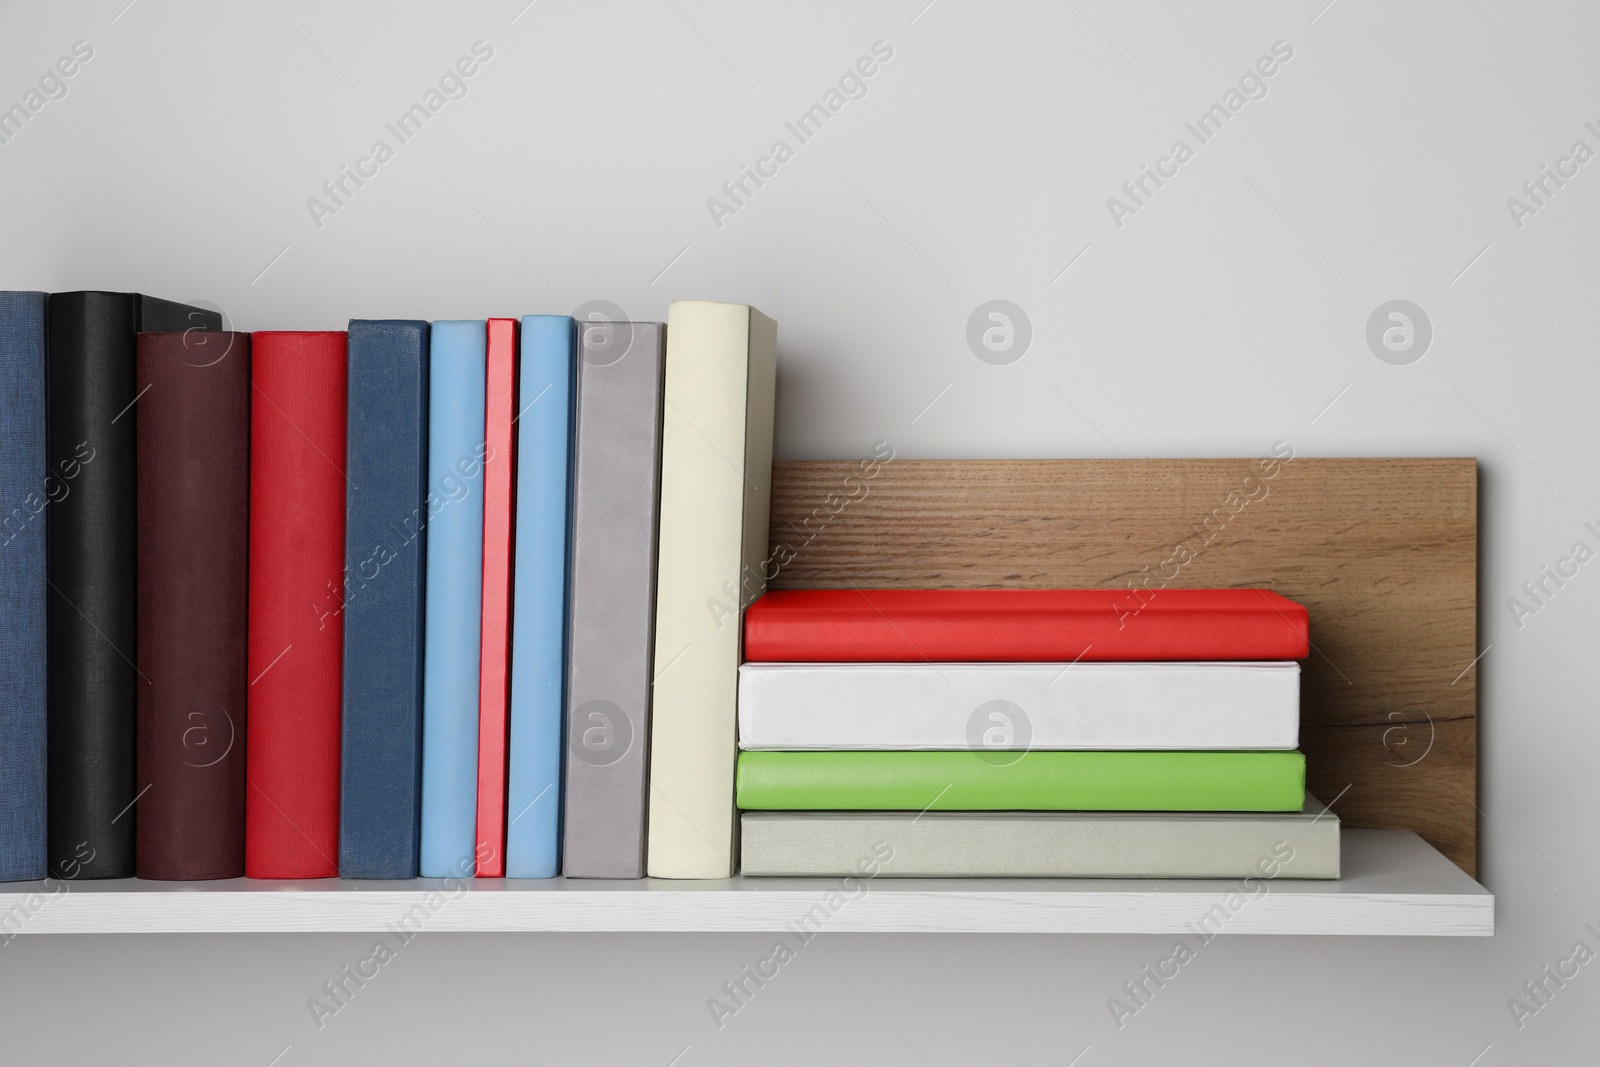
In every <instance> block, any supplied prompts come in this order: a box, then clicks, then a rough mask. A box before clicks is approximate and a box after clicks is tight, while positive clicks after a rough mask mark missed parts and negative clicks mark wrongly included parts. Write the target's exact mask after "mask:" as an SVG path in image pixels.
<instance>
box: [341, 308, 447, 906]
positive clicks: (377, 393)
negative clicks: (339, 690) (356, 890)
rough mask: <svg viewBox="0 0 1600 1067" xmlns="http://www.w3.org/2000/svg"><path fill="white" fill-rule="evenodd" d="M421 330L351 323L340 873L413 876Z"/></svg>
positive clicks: (424, 366) (424, 354) (421, 532)
mask: <svg viewBox="0 0 1600 1067" xmlns="http://www.w3.org/2000/svg"><path fill="white" fill-rule="evenodd" d="M428 332H429V331H428V324H427V323H426V322H412V321H401V320H393V319H384V320H369V319H352V320H351V322H350V356H349V360H350V370H349V374H350V379H349V382H350V390H349V421H348V431H347V432H348V434H349V439H348V443H347V445H346V452H345V477H346V479H347V481H348V488H347V490H346V497H345V500H346V508H345V569H344V589H343V590H335V591H334V593H335V594H337V595H342V598H343V599H342V604H343V610H344V722H343V748H342V750H341V753H340V761H341V766H340V788H339V873H340V874H341V875H342V876H344V877H346V878H415V877H416V876H417V856H418V844H419V841H420V838H421V819H422V664H423V595H424V591H425V576H424V562H425V560H426V559H427V555H426V543H425V538H426V535H427V526H428V504H427V500H426V496H427V488H426V487H427V480H428V341H429V338H428Z"/></svg>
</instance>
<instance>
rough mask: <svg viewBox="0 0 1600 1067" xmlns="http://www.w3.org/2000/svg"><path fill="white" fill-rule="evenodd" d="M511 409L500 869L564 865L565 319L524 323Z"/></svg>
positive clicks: (549, 872)
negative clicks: (509, 644)
mask: <svg viewBox="0 0 1600 1067" xmlns="http://www.w3.org/2000/svg"><path fill="white" fill-rule="evenodd" d="M521 349H522V367H521V370H520V375H521V381H520V383H519V392H520V394H521V395H520V397H519V399H518V404H519V407H518V409H517V410H518V415H517V529H516V541H517V565H516V581H515V590H514V592H513V594H512V597H513V609H512V626H513V634H512V638H513V640H514V641H515V642H516V647H517V655H516V657H515V658H514V659H513V660H512V663H511V755H510V770H509V777H508V779H507V783H506V875H507V876H508V877H511V878H553V877H555V875H556V873H557V872H558V871H559V870H560V866H559V852H558V839H559V836H560V831H561V750H562V745H561V741H562V737H561V735H562V726H563V716H564V710H565V700H564V698H565V695H566V640H567V637H566V633H567V520H568V506H569V498H570V494H571V478H572V451H571V432H572V402H573V388H572V387H573V379H574V375H575V373H576V371H575V369H574V363H575V361H576V359H577V333H576V329H575V326H574V324H573V321H572V320H571V319H570V318H568V317H566V316H565V315H529V316H527V317H526V318H524V319H523V320H522V344H521Z"/></svg>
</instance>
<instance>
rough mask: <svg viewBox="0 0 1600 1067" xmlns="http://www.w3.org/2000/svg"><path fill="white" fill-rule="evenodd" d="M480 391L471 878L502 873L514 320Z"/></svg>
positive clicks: (495, 324)
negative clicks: (479, 586) (478, 648)
mask: <svg viewBox="0 0 1600 1067" xmlns="http://www.w3.org/2000/svg"><path fill="white" fill-rule="evenodd" d="M488 335H489V343H488V370H487V374H486V378H485V386H484V444H485V448H484V456H483V633H482V640H481V644H482V646H483V651H482V653H481V656H480V659H479V668H478V676H479V682H478V832H477V838H476V840H477V855H476V857H475V858H476V860H477V874H478V877H480V878H499V877H502V876H503V875H504V874H505V873H506V746H507V742H508V740H509V734H508V727H509V725H510V722H511V717H510V710H511V562H512V547H513V546H512V542H511V537H512V531H513V529H514V523H513V519H514V512H513V507H514V503H515V494H514V489H515V483H514V478H515V475H516V418H517V320H516V319H490V320H489V325H488Z"/></svg>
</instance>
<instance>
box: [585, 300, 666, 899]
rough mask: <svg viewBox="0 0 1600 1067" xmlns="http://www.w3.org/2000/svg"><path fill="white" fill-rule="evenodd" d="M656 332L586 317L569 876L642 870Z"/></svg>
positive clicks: (658, 357) (659, 339)
mask: <svg viewBox="0 0 1600 1067" xmlns="http://www.w3.org/2000/svg"><path fill="white" fill-rule="evenodd" d="M664 340H665V338H664V331H663V329H662V326H661V324H660V323H642V322H589V323H584V324H582V340H581V342H580V345H579V353H580V360H579V364H578V403H577V435H576V436H577V444H576V447H575V455H574V460H573V463H574V476H573V497H572V500H573V504H572V507H573V516H572V592H571V612H570V615H569V618H570V624H569V632H570V635H571V640H570V651H569V653H568V659H567V716H568V719H567V776H566V777H567V782H566V806H565V808H566V815H565V828H564V833H563V837H562V840H563V845H564V854H565V861H564V864H563V870H564V872H565V874H566V875H567V877H569V878H640V877H642V876H643V875H644V862H645V770H646V750H647V748H648V745H649V737H650V662H651V655H652V653H653V651H654V649H653V648H652V642H651V637H652V632H653V630H654V627H655V617H654V616H655V584H656V573H655V571H656V567H655V564H656V497H657V493H658V489H659V476H660V467H661V372H662V363H663V357H664V355H665V350H664V343H663V342H664Z"/></svg>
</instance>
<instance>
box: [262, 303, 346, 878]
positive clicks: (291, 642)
mask: <svg viewBox="0 0 1600 1067" xmlns="http://www.w3.org/2000/svg"><path fill="white" fill-rule="evenodd" d="M346 351H347V349H346V337H345V334H344V332H343V331H327V332H317V333H288V332H276V331H273V332H262V333H255V334H252V335H251V337H250V374H251V379H252V388H251V403H250V610H249V616H250V635H249V647H250V666H249V676H250V693H249V710H248V715H247V721H248V729H247V731H246V733H247V736H248V739H249V744H248V745H247V746H246V747H245V762H246V769H245V874H246V875H248V876H249V877H251V878H328V877H332V876H333V875H336V874H337V873H338V871H339V720H340V711H341V704H342V699H343V692H342V679H343V671H344V613H343V612H342V611H340V602H341V588H342V586H343V584H344V508H345V473H344V463H345V455H344V448H345V399H346V398H345V388H346V375H347V371H348V367H347V359H346Z"/></svg>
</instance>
